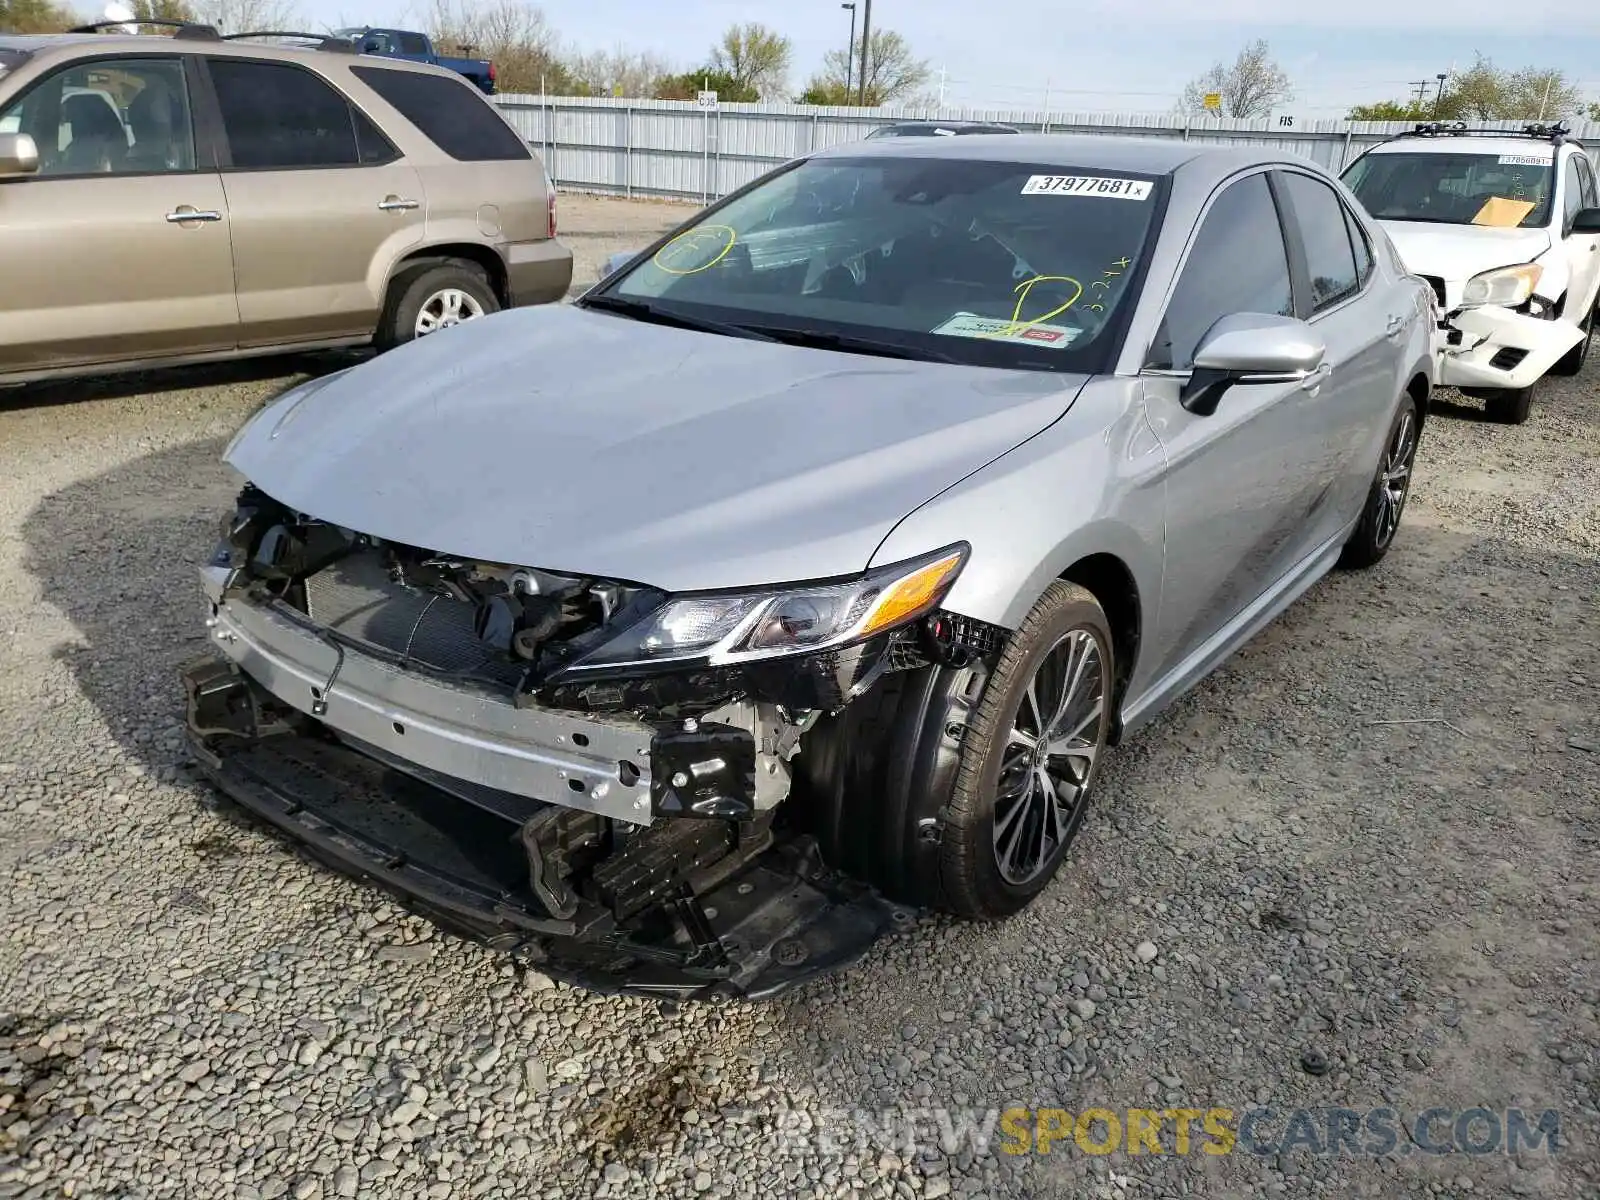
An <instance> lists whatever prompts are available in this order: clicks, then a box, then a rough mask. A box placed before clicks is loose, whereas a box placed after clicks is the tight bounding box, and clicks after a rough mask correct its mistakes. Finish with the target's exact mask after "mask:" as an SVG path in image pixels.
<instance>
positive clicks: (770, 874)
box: [183, 658, 913, 1001]
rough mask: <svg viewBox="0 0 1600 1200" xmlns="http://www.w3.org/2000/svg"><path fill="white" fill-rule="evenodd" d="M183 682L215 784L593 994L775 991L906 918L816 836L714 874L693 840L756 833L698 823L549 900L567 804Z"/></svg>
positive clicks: (412, 901)
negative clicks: (836, 867)
mask: <svg viewBox="0 0 1600 1200" xmlns="http://www.w3.org/2000/svg"><path fill="white" fill-rule="evenodd" d="M183 678H184V684H185V689H186V691H187V693H188V697H189V727H190V729H189V736H190V742H191V745H192V747H193V750H194V754H195V757H196V761H197V763H198V765H199V767H200V770H201V771H202V773H203V774H204V775H205V776H206V777H207V778H208V779H209V780H210V781H211V782H212V783H213V784H215V785H216V786H217V787H218V788H219V789H220V790H221V791H223V792H224V793H226V794H227V795H228V796H230V797H231V798H232V799H233V800H235V801H236V802H237V803H239V804H240V805H241V806H243V807H244V808H246V809H248V810H249V811H251V812H252V813H254V814H255V815H257V816H258V817H260V818H262V819H264V820H266V821H267V822H269V823H270V824H272V825H274V826H276V827H277V828H278V829H279V830H281V831H282V832H284V833H286V834H288V835H289V836H290V837H291V838H293V839H295V840H296V841H298V842H300V843H302V844H304V845H305V846H306V848H307V849H308V850H309V851H310V852H311V853H312V854H313V855H314V856H315V857H317V858H319V859H320V860H322V861H324V862H325V863H327V864H328V865H330V866H332V867H334V868H335V869H336V870H339V871H341V872H343V873H346V874H349V875H352V876H355V877H358V878H363V879H367V880H371V881H372V882H375V883H377V884H378V885H380V886H381V887H383V888H384V889H385V890H387V891H389V892H390V893H392V894H394V895H395V896H397V897H399V898H401V899H402V900H403V901H404V902H405V903H407V904H408V905H409V906H410V907H411V908H413V909H414V910H415V911H417V912H418V913H420V914H421V915H423V916H426V917H428V918H429V919H431V920H433V921H434V922H435V923H436V924H437V925H439V926H440V927H442V928H444V929H446V930H448V931H450V932H453V933H456V934H459V935H461V936H464V937H468V938H471V939H473V940H475V941H479V942H482V943H484V944H486V945H488V946H489V947H491V948H494V949H497V950H502V951H505V952H508V953H511V954H513V955H514V956H516V957H518V958H520V959H522V960H524V961H527V962H530V963H535V964H537V965H538V967H539V969H540V970H542V971H544V972H546V973H548V974H550V975H552V976H554V977H556V978H560V979H564V980H567V981H569V982H572V983H575V984H578V985H580V986H583V987H587V988H590V989H592V990H596V991H601V992H618V993H626V994H633V995H644V996H652V997H656V998H661V999H670V1000H678V1001H681V1000H690V999H709V998H712V997H715V996H719V995H732V996H745V997H748V998H752V999H760V998H765V997H768V996H772V995H775V994H777V993H780V992H783V991H786V990H788V989H789V988H791V987H794V986H795V985H797V984H800V983H803V982H805V981H806V980H808V979H811V978H814V977H815V976H817V975H820V974H824V973H826V972H829V971H832V970H835V969H838V968H839V967H842V966H844V965H846V964H848V963H849V962H851V961H854V960H855V959H856V958H857V957H859V956H860V955H861V954H862V953H863V952H864V951H865V950H866V949H867V948H868V947H869V946H870V945H871V944H872V943H873V942H874V941H876V940H877V938H878V937H879V936H881V935H882V934H883V933H884V932H885V931H886V930H887V929H889V928H890V927H891V926H894V925H906V924H909V923H910V922H911V921H912V920H913V918H912V915H911V914H910V913H908V912H906V911H904V910H902V909H898V908H896V907H894V906H892V905H890V904H889V903H887V902H886V901H884V900H883V899H881V898H880V897H878V896H877V895H876V894H875V893H873V892H872V891H870V890H869V889H867V888H865V887H864V886H862V885H860V884H858V883H855V882H853V881H851V880H849V879H846V878H844V877H842V876H840V875H838V874H836V873H834V872H830V871H828V870H826V869H825V868H824V867H823V866H822V864H821V862H820V860H819V859H818V857H817V855H816V852H815V846H814V844H813V843H811V842H810V841H809V839H799V838H797V839H790V840H782V839H780V840H777V841H774V842H771V843H770V845H767V843H765V842H763V843H762V844H763V845H767V848H766V849H765V850H762V851H761V852H760V853H758V854H756V855H754V856H752V857H748V858H737V859H735V858H729V859H725V860H724V861H729V862H731V861H738V862H739V863H740V864H741V865H740V866H739V868H738V869H737V870H736V871H733V872H732V873H719V872H718V870H717V868H716V865H715V863H714V862H713V861H712V860H713V858H714V856H713V855H709V854H704V853H701V851H699V850H697V848H699V847H704V846H705V845H706V842H707V838H708V837H716V836H746V835H744V834H741V835H732V834H724V833H723V831H724V830H726V829H729V828H732V826H730V825H729V824H728V823H725V822H722V821H718V820H714V819H705V818H694V817H686V818H680V819H668V820H663V821H661V822H658V824H657V825H656V826H654V827H652V828H650V829H648V830H643V831H637V830H636V831H635V832H634V833H633V834H632V835H630V836H631V839H632V840H631V847H632V848H631V849H630V848H629V846H628V845H625V846H624V849H623V850H622V851H621V852H619V853H616V854H613V855H612V857H610V858H607V859H605V860H602V862H601V863H600V865H599V866H598V867H596V868H595V870H594V871H593V872H592V875H591V878H592V879H605V880H609V881H610V882H609V884H608V885H602V886H610V887H613V888H615V889H617V890H616V892H615V893H614V894H613V895H612V896H611V901H612V902H611V903H610V904H609V905H606V904H596V903H594V902H593V901H592V899H591V900H589V901H588V902H585V903H581V904H561V903H555V911H553V910H552V904H553V902H555V901H559V900H560V897H552V895H551V894H550V892H549V891H548V889H547V888H546V887H544V886H542V885H541V880H540V878H539V876H540V875H541V872H540V871H539V870H538V869H537V867H536V866H535V865H534V864H538V863H539V862H540V861H541V858H540V849H539V845H538V844H536V843H540V844H544V845H545V853H546V854H547V855H551V856H552V857H553V855H554V853H555V851H554V849H553V845H552V844H550V843H541V838H540V835H539V834H538V833H537V832H535V831H536V830H538V829H539V828H540V826H541V825H544V824H548V823H549V822H548V820H547V818H550V817H552V816H554V815H555V814H557V813H560V812H561V811H562V810H560V809H557V808H555V807H554V806H548V805H543V804H541V803H540V802H538V801H536V800H530V799H527V798H525V797H519V796H511V795H508V794H506V793H503V792H498V791H496V790H494V789H490V788H484V787H481V786H479V785H474V784H471V783H469V782H467V781H463V780H460V779H454V778H451V777H448V776H445V775H442V774H439V773H437V772H433V771H429V770H426V769H422V768H419V767H418V766H417V765H416V764H415V763H404V764H402V763H399V762H397V761H395V760H393V759H392V758H390V756H388V755H386V754H385V753H384V752H383V751H381V750H380V749H378V748H376V747H372V746H364V745H360V744H359V743H357V744H352V743H351V742H350V741H348V740H346V739H342V738H339V737H337V736H335V735H334V734H333V733H332V731H331V730H330V729H328V728H327V727H325V726H320V725H318V724H317V723H316V722H314V721H310V720H307V719H306V718H304V717H299V716H296V715H295V714H293V713H291V712H288V711H287V710H278V709H276V706H275V705H274V704H273V701H272V698H271V697H270V696H268V695H266V694H265V693H263V692H262V691H261V690H260V689H259V688H258V687H255V686H252V684H251V683H250V682H249V681H248V680H246V679H245V678H244V677H243V676H242V675H241V674H240V673H239V671H238V670H237V668H236V667H234V666H233V665H232V664H230V663H229V662H226V661H224V660H221V659H216V658H207V659H205V660H202V661H200V662H197V663H194V664H191V665H190V666H189V667H188V668H187V669H186V670H185V671H184V673H183ZM330 713H331V710H330ZM407 736H409V735H407ZM571 816H572V817H574V818H576V819H577V820H578V821H580V822H582V821H593V823H594V824H595V825H596V826H597V827H598V826H600V825H603V824H604V822H603V821H602V820H601V819H600V818H585V817H582V815H581V814H571ZM697 853H701V859H696V857H695V855H696V854H697ZM702 861H704V862H705V863H706V864H708V865H707V866H705V867H704V868H703V869H702V867H701V862H702ZM651 879H654V880H656V881H657V882H655V883H651V882H650V880H651ZM680 879H689V880H691V881H694V882H695V884H696V886H694V887H689V886H681V885H680V884H679V883H678V882H676V881H678V880H680ZM619 881H620V882H619ZM669 884H670V885H669ZM624 886H626V888H627V889H628V890H626V893H625V895H626V899H623V898H620V897H622V896H623V895H624V891H623V888H624ZM618 914H621V915H620V916H619V915H618Z"/></svg>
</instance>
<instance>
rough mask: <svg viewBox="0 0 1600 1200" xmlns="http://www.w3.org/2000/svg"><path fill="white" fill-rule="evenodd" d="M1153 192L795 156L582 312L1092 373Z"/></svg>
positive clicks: (913, 160) (1136, 183)
mask: <svg viewBox="0 0 1600 1200" xmlns="http://www.w3.org/2000/svg"><path fill="white" fill-rule="evenodd" d="M1164 185H1165V180H1164V178H1157V177H1154V176H1148V175H1131V174H1128V173H1126V172H1123V173H1119V174H1115V175H1112V174H1107V173H1104V172H1099V171H1094V170H1090V169H1081V170H1074V169H1071V168H1064V167H1059V166H1040V165H1038V164H1030V163H1012V162H986V161H980V160H971V159H940V158H926V157H911V156H904V157H902V156H899V155H896V156H894V157H863V158H848V159H846V158H823V159H813V160H807V161H805V162H801V163H799V164H797V165H795V166H793V167H791V168H788V169H783V170H780V172H778V173H776V174H774V175H771V176H769V177H767V178H766V179H765V180H763V181H761V182H760V183H758V184H757V185H756V186H755V187H754V188H752V189H751V190H750V191H748V192H746V193H744V194H743V195H741V196H737V197H736V198H734V199H733V200H731V201H729V202H728V203H726V204H725V205H723V206H721V207H720V208H717V209H714V210H712V211H709V212H707V213H705V214H703V215H702V216H701V217H700V218H699V219H698V220H696V221H695V222H694V223H693V224H692V225H690V226H688V227H687V228H686V229H683V230H680V231H679V232H678V233H677V234H675V235H674V236H672V237H670V238H668V239H667V240H666V241H665V242H663V243H662V244H661V245H660V247H659V248H658V249H657V250H656V252H655V253H654V254H653V255H652V256H651V257H650V258H648V259H646V260H645V261H643V262H642V263H640V264H639V265H638V266H637V267H635V268H634V269H633V270H631V271H626V272H623V273H621V274H619V275H617V276H615V277H613V278H612V279H611V280H610V281H608V282H607V283H606V284H604V285H603V286H602V287H601V289H600V290H599V292H598V293H597V298H596V299H595V301H594V303H596V304H597V305H599V304H600V303H601V301H602V300H604V301H605V302H606V306H608V307H613V308H615V307H618V302H619V301H636V302H640V303H639V304H635V305H634V306H633V307H634V308H636V309H637V308H639V307H640V306H641V304H642V305H644V306H648V307H649V308H651V309H654V310H657V311H659V312H661V313H663V314H666V315H669V316H672V317H675V318H678V319H682V318H684V317H692V318H696V319H698V320H701V321H703V322H707V323H710V322H713V321H714V322H716V323H718V324H719V325H721V326H723V327H725V329H727V330H730V331H731V330H733V329H735V328H739V329H745V330H751V331H755V332H757V333H766V334H769V335H770V334H775V333H776V334H779V335H781V340H788V341H796V340H801V338H797V337H794V336H789V335H795V334H801V335H805V336H810V337H812V338H813V339H824V338H830V337H831V338H833V339H834V340H835V341H838V340H839V339H842V338H849V339H853V340H854V341H856V342H857V343H859V342H863V341H868V340H870V341H871V342H872V343H874V344H876V346H877V347H878V348H879V350H880V352H885V353H887V352H889V351H890V349H891V348H892V349H893V351H894V352H895V353H897V354H898V355H899V356H901V357H910V358H928V359H937V360H945V361H955V362H962V363H970V364H974V365H983V366H1015V367H1029V368H1036V369H1037V368H1043V369H1055V370H1069V371H1098V370H1100V369H1101V366H1100V364H1101V363H1102V362H1103V361H1105V360H1106V358H1107V356H1108V355H1109V354H1110V352H1111V350H1112V349H1114V343H1115V341H1116V336H1115V333H1116V329H1117V327H1119V326H1120V321H1119V317H1120V315H1121V314H1122V313H1123V312H1125V310H1126V309H1127V308H1128V307H1129V306H1130V305H1131V303H1132V293H1133V291H1134V290H1135V288H1136V286H1137V284H1136V280H1137V278H1138V274H1139V270H1138V268H1139V264H1140V263H1141V261H1142V259H1143V257H1144V255H1145V253H1146V247H1147V244H1148V243H1149V241H1150V240H1151V235H1152V232H1153V228H1154V225H1155V219H1154V214H1155V212H1156V206H1157V204H1158V202H1159V200H1160V198H1161V196H1162V194H1163V188H1164ZM819 344H820V342H819ZM851 348H852V349H858V350H862V351H863V352H867V353H871V352H873V351H872V349H870V348H868V347H866V346H862V345H859V344H856V345H852V346H851Z"/></svg>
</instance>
